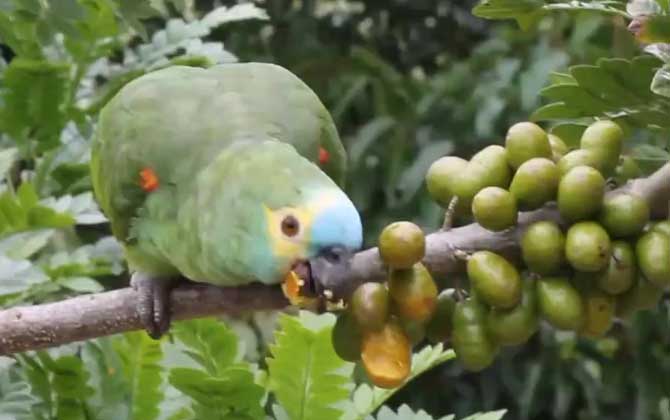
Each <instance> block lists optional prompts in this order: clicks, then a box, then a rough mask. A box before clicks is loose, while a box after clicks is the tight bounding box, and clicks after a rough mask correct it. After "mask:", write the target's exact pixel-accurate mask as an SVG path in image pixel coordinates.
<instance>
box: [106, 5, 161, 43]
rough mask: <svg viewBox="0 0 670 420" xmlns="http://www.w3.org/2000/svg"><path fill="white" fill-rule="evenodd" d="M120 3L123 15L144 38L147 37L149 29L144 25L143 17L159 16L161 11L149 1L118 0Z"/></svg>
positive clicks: (120, 10)
mask: <svg viewBox="0 0 670 420" xmlns="http://www.w3.org/2000/svg"><path fill="white" fill-rule="evenodd" d="M116 2H117V3H118V5H119V12H120V14H121V17H122V18H123V19H124V20H125V21H126V22H127V23H128V25H130V27H131V28H133V29H134V30H135V31H136V32H137V33H138V34H139V35H140V36H141V37H142V38H143V39H147V31H146V29H145V28H144V25H142V22H141V20H142V19H148V18H151V17H154V16H158V15H159V12H158V10H156V9H155V8H153V7H152V6H151V4H150V3H149V2H144V1H136V0H116Z"/></svg>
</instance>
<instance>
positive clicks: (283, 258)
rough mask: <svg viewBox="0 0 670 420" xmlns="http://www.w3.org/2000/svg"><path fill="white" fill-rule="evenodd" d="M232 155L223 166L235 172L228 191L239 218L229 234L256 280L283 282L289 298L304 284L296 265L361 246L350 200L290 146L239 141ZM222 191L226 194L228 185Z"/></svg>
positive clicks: (341, 254) (359, 227)
mask: <svg viewBox="0 0 670 420" xmlns="http://www.w3.org/2000/svg"><path fill="white" fill-rule="evenodd" d="M236 157H237V158H236V159H235V161H234V162H230V161H229V164H228V166H227V168H226V170H227V171H232V170H234V171H239V173H240V175H239V176H236V178H239V179H240V182H239V187H237V188H235V190H237V191H236V192H233V193H234V194H235V200H236V202H235V203H234V204H233V206H234V207H235V208H237V209H238V210H237V211H236V214H237V215H238V217H237V218H236V223H235V224H236V225H237V227H236V228H235V229H234V232H232V233H233V234H234V235H239V236H238V237H240V238H241V239H242V240H241V241H238V243H240V246H241V247H243V248H244V250H243V252H239V253H237V255H239V256H241V257H240V258H243V259H245V260H246V261H241V262H242V263H244V264H243V265H244V266H246V267H248V270H249V271H251V274H252V276H253V277H255V278H256V279H257V280H259V281H261V282H263V283H266V284H273V283H274V284H276V283H278V282H282V283H284V284H283V286H284V291H285V293H286V294H287V297H289V299H291V298H292V296H291V295H292V294H293V293H292V292H291V291H292V290H294V289H296V288H297V289H299V288H300V287H301V286H302V284H303V283H302V281H301V279H300V277H301V276H302V275H304V272H302V273H301V271H300V268H299V267H301V266H302V267H304V265H305V263H306V262H307V261H308V260H309V259H311V258H315V257H332V258H342V257H344V256H346V255H348V254H351V253H353V252H354V251H356V250H358V249H359V248H360V247H361V246H362V242H363V229H362V225H361V219H360V216H359V214H358V211H357V210H356V208H355V207H354V204H353V203H352V202H351V200H350V199H349V198H348V197H347V195H346V194H345V193H344V192H343V191H342V190H341V189H340V187H339V186H338V185H337V184H336V183H335V182H334V181H332V180H331V179H330V178H329V177H328V176H327V175H326V174H325V173H324V172H323V171H321V169H320V168H319V167H318V166H317V165H316V164H314V163H313V162H311V161H310V160H308V159H306V158H304V157H303V156H301V155H300V154H298V152H297V151H296V150H295V149H294V148H293V146H291V145H289V144H286V143H281V142H277V141H264V142H255V143H253V144H250V145H247V146H244V145H241V146H240V147H239V148H238V149H237V151H236ZM233 166H234V167H235V168H233ZM224 191H225V192H226V193H231V188H230V187H229V188H227V189H226V190H224ZM231 194H232V193H231ZM291 300H292V301H293V299H291ZM294 303H296V302H295V301H294Z"/></svg>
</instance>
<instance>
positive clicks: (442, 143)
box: [0, 0, 670, 420]
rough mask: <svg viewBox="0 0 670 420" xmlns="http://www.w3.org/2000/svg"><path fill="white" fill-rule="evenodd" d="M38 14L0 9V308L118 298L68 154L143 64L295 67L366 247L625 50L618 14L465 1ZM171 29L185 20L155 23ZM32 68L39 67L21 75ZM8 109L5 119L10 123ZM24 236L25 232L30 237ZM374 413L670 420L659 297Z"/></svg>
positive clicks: (626, 54) (25, 8)
mask: <svg viewBox="0 0 670 420" xmlns="http://www.w3.org/2000/svg"><path fill="white" fill-rule="evenodd" d="M46 3H47V2H42V1H39V0H29V1H22V2H18V1H16V2H13V1H11V0H3V1H0V11H1V12H2V14H0V44H2V45H0V47H2V53H3V54H2V56H3V57H4V59H3V60H0V68H2V70H3V72H2V73H0V77H2V79H0V89H2V90H3V95H2V101H3V102H2V103H0V106H1V111H2V112H0V131H2V132H3V134H2V142H3V145H4V146H5V147H8V148H7V149H5V150H3V151H2V152H1V153H2V155H1V156H0V169H2V172H3V174H4V173H7V176H6V178H7V182H5V183H3V188H5V189H8V188H12V185H18V178H21V177H24V178H23V179H24V180H25V179H27V180H28V181H29V182H25V183H21V185H22V186H25V187H23V188H22V189H21V191H20V192H19V194H18V196H19V199H17V200H18V201H17V202H16V203H10V204H7V201H8V200H9V198H6V196H3V197H5V198H0V208H2V209H3V211H4V212H5V213H4V214H5V219H8V220H5V219H2V222H3V224H2V226H3V229H4V231H3V234H9V233H18V234H23V235H29V236H28V237H27V236H24V237H21V238H19V240H20V241H21V242H20V243H21V244H22V245H21V246H20V247H19V248H18V250H17V245H16V244H17V242H16V241H17V239H16V235H13V236H11V237H9V239H3V240H2V241H0V248H2V250H3V252H4V253H6V252H7V250H11V251H12V252H13V255H10V257H11V258H9V257H6V256H4V254H3V256H2V257H1V259H0V277H1V279H0V303H2V304H3V305H5V306H6V305H12V304H16V303H23V302H40V301H45V300H51V299H58V298H62V297H64V296H67V295H71V294H74V293H82V292H93V291H98V290H102V289H103V286H101V285H104V288H110V287H114V286H119V285H123V284H125V283H124V282H125V281H126V276H125V275H121V273H122V271H123V268H122V264H121V260H120V255H119V253H118V248H117V247H116V246H115V245H114V244H113V243H112V241H111V240H110V239H109V238H108V237H106V235H107V231H106V229H105V228H104V227H101V225H100V221H101V218H100V217H101V216H100V215H99V213H97V209H96V208H95V205H94V203H93V202H92V199H91V197H90V193H89V190H90V184H89V181H88V179H87V165H86V163H87V159H88V155H87V153H88V152H87V142H88V138H89V136H90V132H91V128H92V126H93V123H94V116H95V113H96V112H97V110H98V109H99V108H100V106H101V105H102V104H104V101H105V100H106V99H108V98H109V96H110V95H111V94H113V93H114V92H115V91H116V90H117V89H118V88H119V87H120V86H122V85H123V83H125V82H127V81H128V80H131V79H132V78H134V77H137V76H138V75H141V74H143V73H144V72H146V71H149V70H151V69H154V68H157V67H160V66H163V65H167V64H169V63H170V62H187V63H190V64H196V65H197V64H198V62H197V61H198V60H200V59H201V58H197V59H196V58H193V57H196V56H197V57H206V59H209V60H211V61H214V62H226V61H231V60H232V59H233V54H234V56H237V57H238V59H239V60H241V61H269V62H274V63H278V64H281V65H283V66H285V67H287V68H289V69H291V70H292V71H294V72H295V73H297V74H298V75H299V76H300V77H301V78H303V79H304V80H305V81H306V82H307V83H308V84H309V85H310V86H311V87H312V88H313V89H315V91H316V92H317V93H318V94H319V96H320V97H321V98H322V100H323V101H324V103H325V104H326V106H327V108H328V109H329V110H330V111H331V112H332V114H333V116H334V118H335V121H336V123H337V126H338V128H339V130H340V133H341V136H342V137H343V139H344V142H345V145H346V147H347V149H348V151H349V154H350V157H351V161H350V166H351V172H350V176H349V179H348V184H347V190H348V193H349V194H350V195H351V197H352V199H353V200H354V201H355V203H356V205H357V207H358V208H359V210H360V211H361V212H362V215H363V219H364V221H365V228H366V239H367V243H368V244H373V243H374V242H375V239H376V236H377V234H378V233H379V231H380V230H381V228H382V227H383V226H384V225H386V224H387V223H389V222H391V221H394V220H400V219H407V220H413V221H415V222H416V223H418V224H419V225H421V226H422V227H424V228H425V229H426V230H428V231H431V230H434V229H436V228H437V227H438V226H439V223H440V221H441V220H440V219H441V217H442V216H441V211H440V209H439V208H438V207H437V206H436V205H435V204H433V203H432V202H431V201H430V199H429V197H428V195H427V194H426V192H425V188H424V186H423V176H424V174H425V171H426V169H427V168H428V166H429V165H430V163H432V162H433V161H434V160H435V159H436V158H437V157H439V156H442V155H445V154H454V155H460V156H464V157H469V156H470V155H471V154H472V153H473V152H474V151H476V150H478V149H479V148H481V147H482V146H483V145H487V144H491V143H498V144H500V143H502V140H503V137H504V133H505V131H506V128H507V127H508V126H509V125H511V124H512V123H514V122H517V121H519V120H525V119H528V116H529V115H530V114H531V113H532V112H533V111H534V110H535V109H537V108H538V107H539V106H540V105H541V97H540V95H539V92H540V90H541V89H542V88H543V87H544V86H546V85H547V84H548V82H549V77H550V73H551V72H552V71H557V70H565V69H566V68H567V66H568V65H570V64H575V63H594V62H595V61H596V60H597V59H598V58H600V57H614V56H616V57H622V58H632V57H634V56H636V55H639V54H640V48H639V46H638V45H636V43H635V40H634V39H633V37H631V36H630V34H629V33H628V31H627V30H626V27H625V23H624V21H623V20H622V19H620V18H616V17H609V16H603V15H598V14H589V13H583V14H577V15H571V16H567V15H565V14H560V13H559V14H552V15H547V16H545V17H543V18H542V19H541V20H540V21H539V22H538V23H537V24H536V25H534V26H533V27H532V28H531V29H530V30H528V31H521V30H520V29H518V27H517V26H516V25H515V24H514V23H513V22H511V21H509V22H501V23H497V22H492V21H485V20H483V19H479V18H476V17H474V16H473V15H472V13H471V9H472V7H473V6H474V4H475V2H473V1H470V0H384V1H381V0H369V1H364V2H363V1H347V0H336V1H325V0H322V1H316V0H302V1H293V0H265V1H262V2H258V3H257V5H258V6H259V7H261V8H262V9H264V10H265V11H266V13H267V19H251V20H248V19H246V18H245V19H243V20H240V21H237V19H230V18H228V19H223V20H222V21H220V22H216V24H214V23H211V22H210V23H211V24H207V22H205V23H202V21H199V20H198V19H197V18H199V17H202V16H203V15H205V14H206V13H208V12H210V11H212V10H214V9H215V8H216V7H219V6H222V5H223V6H233V5H235V4H236V3H237V2H235V1H209V0H196V1H193V0H179V1H171V2H160V1H155V2H154V1H152V2H134V1H132V0H125V1H119V2H116V3H118V8H117V9H116V10H115V12H116V13H120V14H121V15H122V16H123V22H124V24H125V25H127V26H125V27H124V28H123V29H122V28H120V27H117V26H116V24H112V23H110V22H111V21H113V20H114V19H113V17H110V16H108V14H106V12H104V10H103V8H102V7H103V6H102V5H104V4H106V3H108V2H105V1H101V0H100V1H93V0H91V1H85V2H82V3H84V4H88V5H93V6H94V7H93V8H92V9H90V10H94V12H90V11H89V12H87V13H91V14H90V15H86V16H82V15H81V14H80V13H81V12H80V11H79V9H76V8H75V7H73V6H72V3H76V1H75V0H68V1H62V2H61V1H53V2H50V4H51V9H49V8H45V4H46ZM149 3H151V5H152V7H149ZM56 5H59V6H58V7H60V9H59V10H58V11H57V12H54V9H55V8H56ZM145 6H146V7H145ZM17 10H18V12H17ZM87 10H88V9H87ZM110 13H111V12H110ZM242 14H243V13H242ZM180 16H183V17H184V19H185V21H186V22H191V23H193V22H195V23H202V24H200V26H198V25H196V24H191V23H185V22H184V21H183V20H178V21H174V20H173V21H170V19H175V18H177V17H180ZM246 17H249V16H246ZM251 17H253V16H251ZM110 19H111V20H110ZM166 22H172V23H171V24H170V23H168V24H167V29H165V28H166ZM174 22H181V23H179V24H178V23H174ZM222 23H225V25H221V24H222ZM31 25H32V26H31ZM171 25H172V26H171ZM133 30H134V31H135V32H132V31H133ZM161 31H162V33H163V35H162V38H161V37H160V36H159V37H157V36H156V34H157V33H160V32H161ZM73 32H76V33H77V35H76V36H75V35H73ZM58 33H65V35H66V36H65V38H64V39H63V38H62V37H61V38H59V36H58V35H56V34H58ZM135 33H136V34H138V35H135ZM152 35H153V38H152ZM109 36H112V40H111V41H109V42H102V41H101V40H103V39H107V37H109ZM142 36H144V38H143V37H142ZM54 40H55V41H54ZM175 40H176V41H175ZM219 43H223V45H224V46H225V50H224V49H222V48H221V47H220V44H219ZM92 46H94V47H95V48H93V47H92ZM217 46H218V47H217ZM19 59H21V60H23V61H22V62H18V61H16V60H19ZM45 61H48V62H50V63H52V64H51V66H50V67H48V68H47V67H44V66H41V67H39V66H38V64H39V63H44V62H45ZM30 66H37V67H39V69H37V67H35V68H34V69H33V70H31V69H30ZM26 69H28V71H24V70H26ZM36 69H37V70H36ZM40 83H41V84H40ZM47 86H48V87H49V89H50V90H48V91H45V90H44V88H46V87H47ZM17 89H23V90H24V91H25V90H34V91H35V93H34V97H31V98H29V99H27V100H23V99H21V98H17V97H15V96H16V95H14V96H12V92H16V90H17ZM40 89H42V90H40ZM268 94H269V95H270V94H281V92H269V93H268ZM19 111H25V113H24V114H23V115H24V117H22V118H23V119H20V120H19V121H16V115H17V114H16V113H17V112H19ZM28 127H30V129H28ZM665 141H667V138H665ZM663 158H665V159H666V160H667V157H663ZM26 174H27V175H26ZM26 177H27V178H26ZM38 197H39V198H40V199H41V201H40V203H39V204H37V198H38ZM49 197H52V198H49ZM53 197H59V198H58V199H56V198H53ZM63 197H65V198H63ZM2 200H5V201H4V202H3V201H2ZM10 201H11V200H10ZM9 207H11V208H12V209H14V210H11V212H10V213H11V214H12V215H13V218H8V217H7V211H8V210H7V208H9ZM12 212H13V213H12ZM45 215H47V216H48V217H46V216H45ZM13 220H15V221H16V223H14V224H13V222H12V221H13ZM68 226H69V227H72V229H70V230H65V231H64V232H63V231H61V230H59V231H58V232H55V231H54V230H53V229H54V228H62V227H68ZM29 227H30V228H41V230H40V231H39V232H41V236H40V235H37V234H36V233H35V232H34V231H29V229H28V228H29ZM24 231H27V232H25V233H23V232H24ZM8 240H12V241H14V242H7V241H8ZM28 260H30V261H31V262H30V263H28V262H27V261H28ZM16 261H20V263H21V264H22V265H21V264H19V263H17V262H16ZM3 264H4V265H3ZM26 264H28V265H26ZM35 270H37V271H35ZM439 280H440V281H442V282H443V283H448V282H449V281H450V280H449V279H439ZM245 331H247V330H245ZM247 332H248V331H247ZM249 334H250V333H249ZM261 351H262V349H261ZM390 403H391V405H395V406H398V405H400V404H402V403H407V404H409V405H410V406H411V407H412V408H414V409H424V410H426V411H427V412H429V413H431V414H432V415H434V416H438V415H444V414H447V413H456V414H457V415H458V416H459V418H460V416H463V415H465V414H469V413H473V412H476V411H483V410H490V409H494V408H507V409H508V410H509V412H508V414H507V416H506V417H505V418H506V419H510V420H511V419H514V420H516V419H519V420H522V419H523V420H526V419H537V420H539V419H549V418H552V419H621V420H624V419H626V420H628V419H635V420H646V419H659V420H670V305H669V304H668V301H667V300H664V301H663V302H662V304H661V306H660V307H659V309H658V310H657V311H653V312H647V313H642V314H640V315H638V316H637V318H636V319H635V320H634V321H633V322H632V323H631V324H630V325H628V326H623V325H618V326H617V327H616V328H615V329H614V331H613V332H612V333H610V334H609V335H608V337H607V338H603V339H600V340H595V341H594V340H582V339H576V338H575V336H574V334H570V333H561V332H556V331H554V330H550V329H546V330H545V329H543V330H542V331H541V333H540V334H537V335H536V336H535V337H534V338H533V339H532V340H531V341H530V342H529V343H528V344H527V345H525V346H523V347H520V348H518V349H511V350H506V351H505V352H503V353H502V355H501V357H499V358H498V360H497V361H496V363H495V365H494V366H493V367H491V368H488V369H486V370H485V371H483V372H482V373H478V374H468V373H465V372H464V371H463V370H462V369H461V368H460V367H459V365H458V364H457V363H447V364H444V365H442V366H440V367H438V368H436V369H433V370H431V371H429V372H428V373H426V374H424V375H422V376H421V377H419V378H418V379H417V380H415V381H413V382H412V383H411V384H410V385H408V386H406V387H405V388H403V389H402V390H401V391H400V392H399V393H398V394H396V395H395V396H394V397H393V398H392V399H391V401H390ZM0 418H3V417H2V414H0Z"/></svg>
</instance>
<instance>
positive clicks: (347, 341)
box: [331, 312, 363, 362]
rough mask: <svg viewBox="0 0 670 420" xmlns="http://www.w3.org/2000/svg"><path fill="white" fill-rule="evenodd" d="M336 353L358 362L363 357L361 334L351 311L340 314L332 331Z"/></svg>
mask: <svg viewBox="0 0 670 420" xmlns="http://www.w3.org/2000/svg"><path fill="white" fill-rule="evenodd" d="M331 339H332V342H333V348H334V349H335V353H337V355H338V356H340V358H341V359H342V360H346V361H348V362H357V361H358V360H360V358H361V340H362V339H363V335H362V334H361V331H360V329H359V328H358V325H356V321H355V320H354V318H353V316H351V314H350V313H348V312H345V313H342V314H340V315H339V316H338V317H337V321H335V326H334V327H333V331H332V333H331Z"/></svg>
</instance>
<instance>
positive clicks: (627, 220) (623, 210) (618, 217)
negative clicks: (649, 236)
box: [600, 193, 649, 238]
mask: <svg viewBox="0 0 670 420" xmlns="http://www.w3.org/2000/svg"><path fill="white" fill-rule="evenodd" d="M648 221H649V206H648V205H647V202H646V201H645V200H644V199H642V198H640V197H638V196H636V195H632V194H626V193H624V194H616V195H613V196H609V197H605V200H604V201H603V207H602V209H601V210H600V223H602V225H603V226H604V227H605V229H607V231H608V232H609V233H610V235H612V236H613V237H615V238H624V237H627V236H633V235H637V234H639V233H640V232H642V229H644V226H645V225H646V224H647V222H648Z"/></svg>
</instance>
